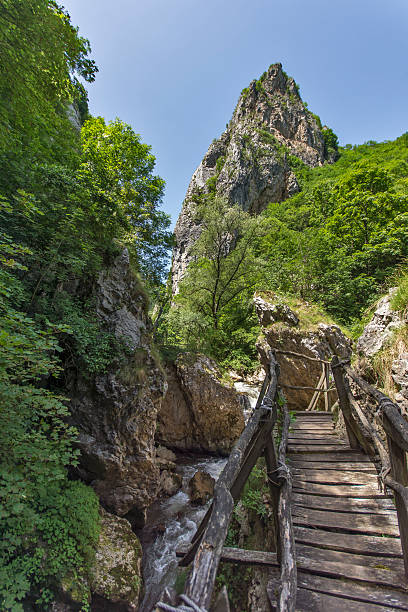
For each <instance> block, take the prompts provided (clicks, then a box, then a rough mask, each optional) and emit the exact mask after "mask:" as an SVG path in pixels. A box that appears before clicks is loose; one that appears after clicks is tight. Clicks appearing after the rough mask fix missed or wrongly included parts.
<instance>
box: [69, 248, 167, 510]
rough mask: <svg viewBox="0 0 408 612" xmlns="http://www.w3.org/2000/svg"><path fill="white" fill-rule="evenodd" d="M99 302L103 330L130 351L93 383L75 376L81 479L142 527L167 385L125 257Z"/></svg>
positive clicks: (109, 275) (102, 281) (154, 484)
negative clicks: (156, 434)
mask: <svg viewBox="0 0 408 612" xmlns="http://www.w3.org/2000/svg"><path fill="white" fill-rule="evenodd" d="M93 296H94V299H95V300H96V313H97V317H98V319H99V321H100V323H101V324H102V327H103V329H104V330H106V331H108V332H111V333H113V334H114V335H115V336H116V338H117V339H118V340H120V341H124V342H125V343H126V345H127V347H128V351H127V356H126V358H125V359H124V361H123V362H122V363H120V364H118V363H112V364H111V366H110V367H109V368H108V371H107V372H106V373H104V374H100V375H97V376H95V377H94V378H93V379H91V380H89V378H85V377H83V376H82V373H81V372H79V373H78V372H76V373H75V375H73V376H72V379H71V381H70V383H69V390H70V394H71V398H72V400H71V413H72V419H73V423H74V424H75V426H76V427H77V428H78V430H79V447H80V449H81V466H80V475H81V476H82V477H83V478H84V480H85V481H86V482H89V483H90V484H92V486H93V487H94V489H95V490H96V492H97V493H98V495H99V497H100V500H101V503H102V505H103V506H104V507H105V508H106V509H107V510H109V511H111V512H113V513H114V514H117V515H119V516H124V515H128V516H129V518H130V520H132V521H135V522H138V521H137V519H139V522H140V521H143V513H144V509H145V508H146V507H147V506H148V505H149V503H150V502H151V501H153V499H154V498H155V496H156V494H157V492H158V487H159V476H160V474H159V469H158V467H157V465H156V462H155V448H154V434H155V431H156V419H157V411H158V408H159V406H160V402H161V400H162V397H163V394H164V392H165V390H166V388H167V384H166V381H165V375H164V373H163V372H162V370H161V369H160V367H159V365H158V363H157V361H156V359H155V357H154V355H153V353H152V347H151V322H150V319H149V317H148V315H147V304H146V297H145V295H144V293H143V290H142V288H141V286H140V283H139V281H138V279H137V277H136V276H135V275H134V274H133V272H132V270H131V266H130V263H129V256H128V253H127V251H126V250H124V251H123V252H122V254H121V255H119V256H118V257H117V258H116V260H115V261H114V262H113V264H112V265H111V266H110V267H109V268H108V269H106V270H104V271H103V272H102V273H101V274H100V276H99V278H98V280H97V282H96V285H95V287H94V289H93ZM128 513H130V514H128Z"/></svg>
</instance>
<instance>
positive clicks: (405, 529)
mask: <svg viewBox="0 0 408 612" xmlns="http://www.w3.org/2000/svg"><path fill="white" fill-rule="evenodd" d="M386 418H387V417H385V419H386ZM387 441H388V449H389V454H390V463H391V473H392V477H393V479H394V480H395V481H396V482H398V483H399V484H400V485H402V486H403V487H406V486H407V485H408V469H407V458H406V454H405V451H404V450H403V449H402V448H400V446H398V444H397V443H396V442H395V441H394V440H393V439H392V437H391V436H390V435H389V434H388V435H387ZM394 495H395V506H396V508H397V515H398V525H399V530H400V538H401V546H402V553H403V556H404V566H405V575H406V576H407V578H408V506H407V499H406V496H403V495H401V494H400V493H399V492H398V491H394ZM404 498H405V499H404Z"/></svg>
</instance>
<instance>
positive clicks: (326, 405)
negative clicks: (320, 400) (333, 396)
mask: <svg viewBox="0 0 408 612" xmlns="http://www.w3.org/2000/svg"><path fill="white" fill-rule="evenodd" d="M323 371H324V380H325V392H324V409H325V411H326V412H329V385H330V371H329V364H328V363H324V364H323Z"/></svg>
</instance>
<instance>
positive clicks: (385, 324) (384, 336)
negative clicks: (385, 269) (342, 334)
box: [357, 288, 408, 415]
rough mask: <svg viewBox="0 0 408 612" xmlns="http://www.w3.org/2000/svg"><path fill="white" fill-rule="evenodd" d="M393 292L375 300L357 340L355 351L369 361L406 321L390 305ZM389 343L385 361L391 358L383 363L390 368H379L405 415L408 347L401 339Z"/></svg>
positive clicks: (407, 390) (407, 406) (407, 408)
mask: <svg viewBox="0 0 408 612" xmlns="http://www.w3.org/2000/svg"><path fill="white" fill-rule="evenodd" d="M395 291H396V288H392V289H390V291H389V292H388V294H387V295H386V296H384V297H383V298H382V299H381V300H380V301H379V302H378V305H377V308H376V310H375V312H374V315H373V318H372V319H371V321H370V322H369V323H368V325H367V326H366V327H365V329H364V331H363V333H362V335H361V336H360V338H359V339H358V342H357V351H358V354H359V356H360V357H362V358H366V359H367V363H368V364H372V360H373V358H374V357H375V356H376V355H377V353H379V352H380V351H381V350H382V349H385V348H387V347H388V346H389V345H390V344H391V339H392V334H393V332H394V331H395V330H397V329H399V328H401V327H403V326H404V325H406V324H407V321H406V320H405V319H404V318H403V316H401V314H400V313H399V312H396V311H395V310H392V308H391V299H392V296H393V295H394V293H395ZM392 344H393V346H392V350H391V359H390V360H387V361H386V363H387V362H389V361H390V364H389V366H388V367H387V365H386V363H385V364H384V365H383V369H384V368H385V369H388V368H389V371H382V372H381V377H382V378H383V379H387V378H388V379H389V382H390V383H391V384H390V385H389V386H390V387H391V388H393V389H394V394H393V395H394V397H393V399H395V401H396V402H397V403H398V404H399V406H400V407H401V410H402V412H403V413H404V414H405V415H408V347H407V344H406V342H404V340H403V339H402V338H401V339H399V341H398V342H393V343H392ZM374 369H375V367H374Z"/></svg>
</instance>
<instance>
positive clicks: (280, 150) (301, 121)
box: [172, 64, 326, 292]
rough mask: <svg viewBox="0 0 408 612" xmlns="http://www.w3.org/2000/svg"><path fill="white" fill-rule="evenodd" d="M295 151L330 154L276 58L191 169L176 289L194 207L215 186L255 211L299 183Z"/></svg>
mask: <svg viewBox="0 0 408 612" xmlns="http://www.w3.org/2000/svg"><path fill="white" fill-rule="evenodd" d="M293 156H295V157H296V158H298V159H300V160H301V161H302V162H303V163H305V164H308V165H309V166H317V165H319V164H322V163H323V162H324V160H325V157H326V151H325V144H324V138H323V134H322V131H321V129H320V127H319V124H318V121H317V120H316V118H315V116H314V115H313V114H312V113H310V112H309V111H308V110H307V109H306V108H305V105H304V103H303V102H302V99H301V97H300V95H299V91H298V87H297V85H296V83H295V81H294V80H293V79H292V78H290V77H288V76H287V75H286V74H285V72H284V71H283V70H282V65H281V64H273V65H272V66H270V67H269V69H268V71H267V72H265V73H264V74H263V75H262V77H261V78H260V79H259V80H258V81H252V82H251V84H250V85H249V87H248V88H246V89H244V90H243V91H242V93H241V96H240V98H239V100H238V104H237V106H236V108H235V111H234V113H233V116H232V119H231V121H230V122H229V124H228V126H227V129H226V130H225V132H224V133H223V134H222V136H221V137H220V138H219V139H218V140H214V141H213V142H212V144H211V145H210V147H209V149H208V151H207V153H206V155H205V156H204V159H203V160H202V162H201V164H200V165H199V167H198V168H197V170H196V171H195V173H194V174H193V177H192V179H191V182H190V185H189V187H188V190H187V194H186V197H185V200H184V203H183V208H182V211H181V214H180V216H179V219H178V221H177V224H176V228H175V238H176V245H175V247H174V250H173V265H172V280H173V291H174V292H176V291H177V286H178V283H179V281H180V279H181V278H182V276H183V275H184V272H185V269H186V267H187V265H188V262H189V252H190V249H191V246H192V244H193V243H194V242H195V240H196V239H197V237H198V236H199V235H200V223H199V221H197V219H195V215H194V211H195V206H196V202H197V201H198V200H199V198H200V196H202V195H203V194H206V193H210V192H211V191H212V192H213V193H215V194H217V195H222V196H225V197H226V198H227V199H228V200H229V201H230V202H231V203H233V204H238V205H239V206H242V208H243V209H245V210H247V211H249V212H251V213H254V214H256V213H259V212H260V211H262V210H263V209H264V208H265V207H266V205H267V204H268V203H269V202H272V201H274V202H278V201H282V200H284V199H285V198H287V197H288V196H290V195H292V194H294V193H296V192H297V191H298V189H299V186H298V183H297V180H296V176H295V174H294V172H293V170H292V168H293V162H294V159H293Z"/></svg>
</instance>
